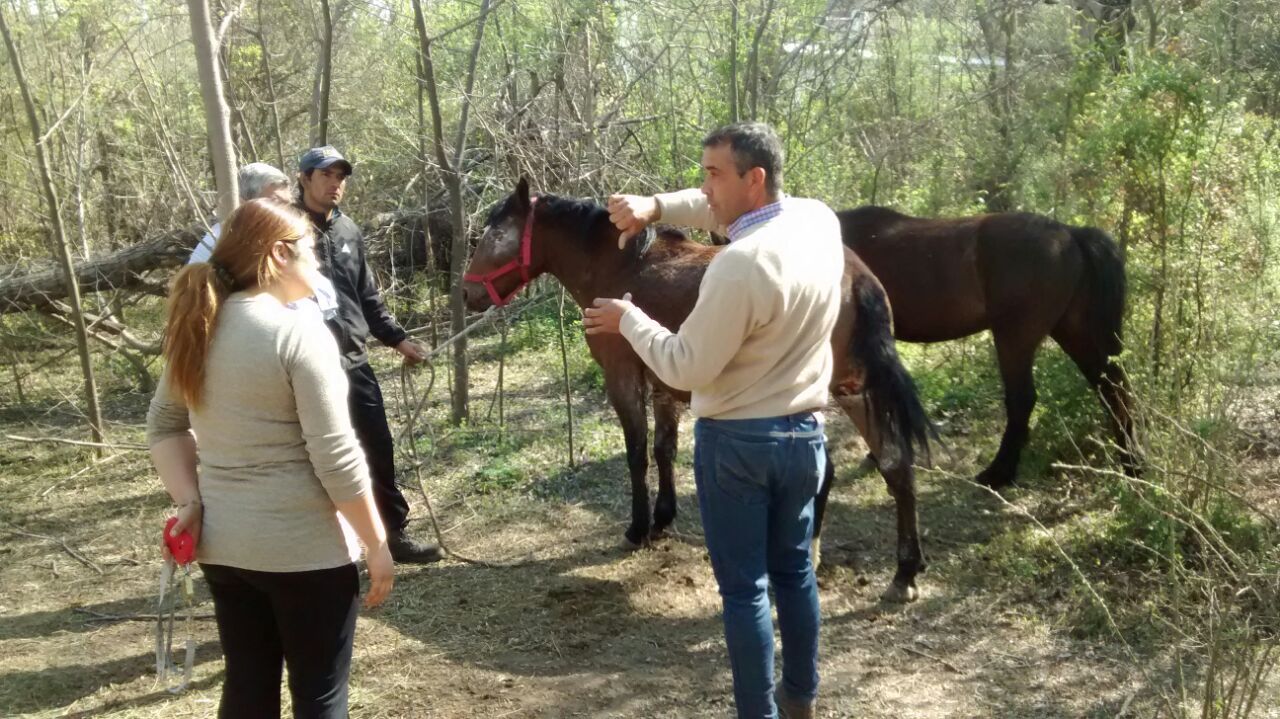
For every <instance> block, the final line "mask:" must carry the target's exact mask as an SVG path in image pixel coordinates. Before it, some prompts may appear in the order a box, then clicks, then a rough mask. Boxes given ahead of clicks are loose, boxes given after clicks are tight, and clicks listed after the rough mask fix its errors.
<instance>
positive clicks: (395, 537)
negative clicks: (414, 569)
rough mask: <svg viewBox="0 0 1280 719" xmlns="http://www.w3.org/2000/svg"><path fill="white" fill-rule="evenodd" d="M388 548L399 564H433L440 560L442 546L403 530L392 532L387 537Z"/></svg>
mask: <svg viewBox="0 0 1280 719" xmlns="http://www.w3.org/2000/svg"><path fill="white" fill-rule="evenodd" d="M387 549H390V550H391V558H392V559H394V560H395V561H396V563H397V564H431V563H432V562H438V561H440V557H441V556H442V555H441V553H440V547H438V546H437V545H434V544H429V543H427V542H421V541H418V540H417V539H414V538H412V537H410V536H408V535H407V534H404V533H403V532H392V533H391V534H390V535H389V536H388V537H387Z"/></svg>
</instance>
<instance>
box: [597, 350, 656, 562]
mask: <svg viewBox="0 0 1280 719" xmlns="http://www.w3.org/2000/svg"><path fill="white" fill-rule="evenodd" d="M604 384H605V394H607V395H608V397H609V403H610V404H612V405H613V409H614V411H615V412H617V413H618V422H619V423H620V424H621V425H622V436H623V439H624V440H625V441H626V445H627V469H628V470H629V471H630V473H631V526H630V527H627V531H626V541H627V546H628V547H630V548H632V549H634V548H638V547H640V546H641V545H643V544H644V543H645V542H647V541H648V540H649V483H648V480H647V476H646V475H648V473H649V457H648V449H649V448H648V443H649V418H648V413H647V412H646V411H645V402H644V390H645V381H644V375H643V374H642V373H641V371H640V368H639V367H636V366H632V365H630V364H620V365H615V366H613V367H610V368H609V370H608V371H606V372H605V375H604Z"/></svg>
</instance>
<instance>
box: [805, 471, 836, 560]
mask: <svg viewBox="0 0 1280 719" xmlns="http://www.w3.org/2000/svg"><path fill="white" fill-rule="evenodd" d="M835 483H836V465H835V463H834V462H832V461H831V448H830V447H828V448H827V468H826V469H825V470H824V473H823V475H822V488H821V489H819V490H818V496H816V497H814V498H813V541H812V542H811V543H810V553H811V555H812V556H811V558H812V561H813V568H814V569H817V568H818V567H819V566H821V564H822V520H823V519H824V518H826V516H827V498H828V497H829V496H831V485H833V484H835Z"/></svg>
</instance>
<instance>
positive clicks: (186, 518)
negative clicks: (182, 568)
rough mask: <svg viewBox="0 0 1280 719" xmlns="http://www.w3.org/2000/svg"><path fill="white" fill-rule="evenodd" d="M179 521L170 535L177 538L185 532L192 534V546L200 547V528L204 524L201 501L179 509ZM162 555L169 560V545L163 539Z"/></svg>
mask: <svg viewBox="0 0 1280 719" xmlns="http://www.w3.org/2000/svg"><path fill="white" fill-rule="evenodd" d="M177 517H178V521H177V522H175V523H174V525H173V529H171V530H169V535H170V536H172V537H177V536H178V535H180V534H182V532H183V530H186V531H187V532H190V533H191V546H193V547H199V546H200V528H201V525H202V524H203V522H204V505H203V504H201V503H200V501H199V500H195V501H192V502H188V503H186V504H184V505H181V506H179V507H178V512H177ZM160 548H161V554H162V555H163V556H164V558H165V559H168V558H169V545H168V543H167V542H165V541H164V540H163V538H162V539H161V542H160Z"/></svg>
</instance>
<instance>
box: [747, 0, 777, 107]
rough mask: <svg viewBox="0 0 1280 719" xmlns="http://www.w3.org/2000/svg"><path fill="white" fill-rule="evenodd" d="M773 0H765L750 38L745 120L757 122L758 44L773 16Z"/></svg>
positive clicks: (758, 95)
mask: <svg viewBox="0 0 1280 719" xmlns="http://www.w3.org/2000/svg"><path fill="white" fill-rule="evenodd" d="M773 3H774V0H765V5H764V15H763V16H762V17H761V18H760V24H759V25H756V31H755V35H754V36H753V37H752V38H751V55H750V56H749V57H748V58H747V119H748V120H753V121H754V120H758V119H760V118H759V117H758V115H757V113H758V112H759V107H760V42H761V40H763V39H764V31H765V29H766V28H767V27H769V18H771V17H772V16H773Z"/></svg>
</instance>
